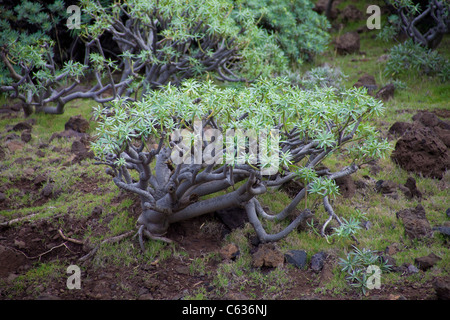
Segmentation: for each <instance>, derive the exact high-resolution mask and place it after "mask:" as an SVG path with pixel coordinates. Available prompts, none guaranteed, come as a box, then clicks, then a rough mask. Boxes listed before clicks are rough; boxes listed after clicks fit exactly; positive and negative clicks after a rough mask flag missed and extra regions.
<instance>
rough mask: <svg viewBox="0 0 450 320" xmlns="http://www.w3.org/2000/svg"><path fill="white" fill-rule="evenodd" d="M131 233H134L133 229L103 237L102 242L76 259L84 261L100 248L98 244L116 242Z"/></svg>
mask: <svg viewBox="0 0 450 320" xmlns="http://www.w3.org/2000/svg"><path fill="white" fill-rule="evenodd" d="M133 234H134V231H128V232H126V233H123V234H121V235H118V236H115V237H111V238H108V239H105V240H103V241H102V242H100V244H99V245H97V246H96V247H95V248H94V249H92V250H91V251H90V252H89V253H88V254H86V255H84V256H82V257H81V258H80V259H78V261H80V262H84V261H86V260H87V259H89V258H91V257H93V256H94V255H95V254H96V253H97V251H98V249H100V246H101V245H103V244H105V243H116V242H119V241H121V240H123V239H126V238H128V237H130V236H132V235H133Z"/></svg>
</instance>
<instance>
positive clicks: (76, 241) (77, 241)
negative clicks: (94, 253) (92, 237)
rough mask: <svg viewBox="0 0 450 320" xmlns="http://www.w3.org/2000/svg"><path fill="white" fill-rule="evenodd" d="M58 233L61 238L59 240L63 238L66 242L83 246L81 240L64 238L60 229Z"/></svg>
mask: <svg viewBox="0 0 450 320" xmlns="http://www.w3.org/2000/svg"><path fill="white" fill-rule="evenodd" d="M58 233H59V235H60V236H61V238H63V239H64V240H66V241H70V242H73V243H76V244H81V245H83V244H84V242H83V241H81V240H78V239H72V238H68V237H66V236H65V235H64V234H63V232H62V231H61V229H59V230H58Z"/></svg>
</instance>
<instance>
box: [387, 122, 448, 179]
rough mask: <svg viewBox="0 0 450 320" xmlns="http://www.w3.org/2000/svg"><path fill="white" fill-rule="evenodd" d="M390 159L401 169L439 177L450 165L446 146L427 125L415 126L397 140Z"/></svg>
mask: <svg viewBox="0 0 450 320" xmlns="http://www.w3.org/2000/svg"><path fill="white" fill-rule="evenodd" d="M391 157H392V160H393V161H394V162H395V163H397V164H398V165H399V166H400V167H401V168H402V169H404V170H406V171H410V172H415V173H421V174H422V175H424V176H425V177H430V178H438V179H441V178H442V177H443V174H444V173H445V171H446V170H447V169H448V168H449V166H450V155H449V152H448V150H447V146H446V145H445V144H444V143H443V142H442V140H441V139H440V138H439V137H438V136H437V135H436V134H435V133H434V131H433V130H432V129H430V128H427V127H422V126H415V127H414V128H412V129H410V130H407V131H406V132H405V133H404V134H403V136H402V137H401V138H400V139H399V140H398V141H397V143H396V145H395V149H394V151H393V152H392V156H391Z"/></svg>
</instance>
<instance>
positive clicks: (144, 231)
mask: <svg viewBox="0 0 450 320" xmlns="http://www.w3.org/2000/svg"><path fill="white" fill-rule="evenodd" d="M137 235H138V236H139V245H140V247H141V250H142V252H145V246H144V240H143V237H142V236H143V235H145V236H146V237H147V238H149V239H151V240H159V241H163V242H166V243H172V242H173V241H172V240H170V239H169V238H166V237H162V236H157V235H154V234H152V233H150V231H148V230H147V229H146V228H145V226H144V225H141V226H140V227H139V230H138V232H137V233H136V234H135V235H134V236H133V237H136V236H137Z"/></svg>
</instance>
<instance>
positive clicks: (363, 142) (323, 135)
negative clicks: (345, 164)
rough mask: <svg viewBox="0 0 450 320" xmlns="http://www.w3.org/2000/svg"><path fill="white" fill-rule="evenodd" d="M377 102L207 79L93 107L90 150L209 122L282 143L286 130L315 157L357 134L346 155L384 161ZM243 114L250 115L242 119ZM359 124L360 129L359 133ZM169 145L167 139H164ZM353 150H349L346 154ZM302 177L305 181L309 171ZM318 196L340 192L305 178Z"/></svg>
mask: <svg viewBox="0 0 450 320" xmlns="http://www.w3.org/2000/svg"><path fill="white" fill-rule="evenodd" d="M383 109H384V107H383V105H382V103H381V102H380V101H378V100H375V99H374V98H373V97H370V96H368V95H367V94H366V93H365V92H364V91H363V90H361V89H357V88H352V89H349V90H345V91H343V92H342V93H337V92H336V91H335V90H332V89H330V88H321V89H317V90H315V91H305V90H300V89H298V88H296V87H294V86H291V85H290V84H289V82H288V80H287V79H285V78H261V79H259V80H257V81H255V82H254V83H253V84H251V85H250V86H248V87H245V88H242V89H237V88H233V87H226V88H220V87H218V86H216V85H214V84H213V83H212V82H211V81H203V82H198V81H196V80H193V79H190V80H187V81H185V82H183V83H182V85H181V86H180V87H174V86H172V85H170V84H169V85H167V86H165V87H164V88H163V89H161V90H154V91H151V92H149V93H148V94H147V95H146V96H145V97H144V99H143V100H142V101H137V102H125V101H123V100H116V101H114V102H113V103H112V104H111V105H110V106H108V107H107V108H102V107H100V106H99V107H97V108H95V117H96V119H97V121H98V123H99V124H98V127H97V140H96V141H95V143H94V144H93V146H92V148H93V150H95V152H96V153H97V155H98V156H99V157H105V156H106V155H107V154H108V153H114V154H116V155H117V156H118V155H119V154H120V152H121V151H122V150H124V148H125V147H126V145H125V143H126V142H130V141H133V140H134V139H138V140H140V141H147V140H148V139H152V140H153V141H158V140H159V139H160V137H161V136H163V134H165V136H166V137H167V139H168V138H169V136H170V134H171V133H172V132H173V131H174V130H176V129H182V128H189V129H190V130H191V131H192V132H193V131H194V130H193V123H194V121H195V120H204V121H206V120H207V119H210V118H212V119H214V121H215V122H216V125H217V126H218V128H220V130H221V132H222V133H223V135H224V136H225V132H226V130H227V129H234V130H238V129H239V130H243V131H249V130H252V132H255V133H256V134H258V133H259V132H261V131H262V130H266V131H270V130H271V129H274V128H278V129H279V132H280V135H281V137H280V142H279V143H280V144H282V143H283V142H284V138H285V136H284V134H285V133H286V132H296V134H297V137H298V138H299V139H305V141H306V140H308V141H311V143H312V144H315V146H316V149H317V152H319V151H320V152H323V151H324V150H328V151H333V150H334V151H336V150H340V152H342V146H341V145H340V144H339V140H340V139H342V137H343V136H347V135H349V134H351V133H352V132H354V136H353V137H352V139H351V140H349V141H347V143H350V145H352V144H354V146H353V147H352V148H353V149H354V150H353V149H351V148H349V152H348V155H350V156H351V157H352V158H351V159H352V161H354V162H355V163H357V164H361V163H362V162H364V161H369V157H371V156H373V157H374V158H377V157H380V156H384V155H385V153H386V151H387V150H389V148H388V147H387V146H388V145H389V144H388V142H387V141H385V140H382V139H379V138H378V134H377V132H376V130H375V129H374V128H373V127H371V126H369V125H367V124H365V123H366V121H367V120H369V119H370V118H372V117H374V116H380V115H381V113H382V111H383ZM245 114H248V115H251V116H248V117H243V115H245ZM358 125H359V126H361V127H362V128H359V129H358ZM167 142H168V140H167ZM287 151H288V150H285V151H284V152H283V153H281V154H280V159H282V160H283V162H284V163H283V166H286V167H290V166H291V164H292V163H291V162H290V161H291V157H290V153H289V152H287ZM351 151H353V152H351ZM299 174H303V175H308V172H306V171H305V172H300V173H299ZM308 177H309V179H311V181H315V180H317V181H316V182H315V183H314V184H313V187H312V188H313V189H314V188H316V189H317V190H316V191H317V193H320V194H334V193H336V192H337V186H336V185H335V184H334V181H332V180H328V179H316V177H315V176H314V175H311V174H310V175H309V176H308Z"/></svg>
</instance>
